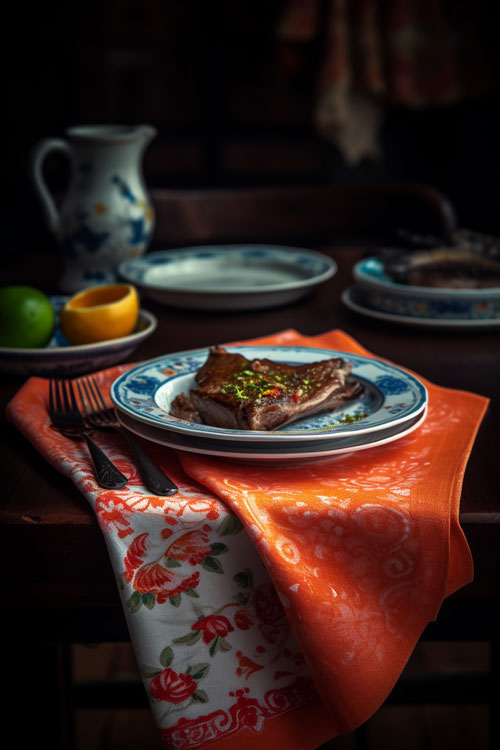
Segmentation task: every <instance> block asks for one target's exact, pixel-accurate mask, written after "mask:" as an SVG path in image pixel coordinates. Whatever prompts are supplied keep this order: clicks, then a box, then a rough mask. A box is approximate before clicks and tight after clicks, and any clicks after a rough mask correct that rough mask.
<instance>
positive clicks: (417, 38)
mask: <svg viewBox="0 0 500 750" xmlns="http://www.w3.org/2000/svg"><path fill="white" fill-rule="evenodd" d="M490 24H491V17H490V15H489V14H488V12H487V8H486V7H485V6H484V4H482V3H481V2H479V3H473V2H467V1H466V0H465V1H464V0H456V1H455V2H449V0H448V1H447V0H382V1H381V0H326V2H322V0H286V2H285V3H284V6H283V9H282V15H281V18H280V22H279V26H278V35H279V38H280V39H281V40H282V42H283V46H282V50H281V59H282V62H283V64H284V66H285V67H288V66H289V67H290V68H291V70H294V69H295V70H296V69H297V68H300V66H301V61H300V60H299V59H298V58H299V57H301V56H302V55H303V54H304V49H302V50H300V51H298V48H300V47H302V48H304V47H305V46H307V45H309V46H311V45H312V44H313V43H316V44H319V45H320V50H321V51H320V64H319V70H318V76H317V94H316V102H315V107H314V120H315V123H316V126H317V128H318V130H319V132H320V133H322V134H323V135H324V136H325V137H326V138H327V139H329V140H331V141H332V143H334V144H335V145H336V146H338V148H339V149H340V151H341V152H342V155H343V156H344V158H345V159H346V161H347V162H348V163H350V164H356V163H358V162H359V161H361V160H362V159H363V158H364V157H378V158H380V157H381V148H380V144H379V130H380V125H381V122H382V117H383V111H384V107H385V106H386V105H387V104H392V105H401V106H403V107H408V108H410V109H413V108H428V107H431V106H433V105H444V104H450V103H455V102H459V101H464V100H468V99H470V98H471V97H475V96H478V95H480V94H484V93H486V92H488V91H491V90H492V88H493V87H494V86H495V85H497V84H498V69H497V67H496V65H495V59H494V58H495V55H494V54H493V38H492V36H491V28H490Z"/></svg>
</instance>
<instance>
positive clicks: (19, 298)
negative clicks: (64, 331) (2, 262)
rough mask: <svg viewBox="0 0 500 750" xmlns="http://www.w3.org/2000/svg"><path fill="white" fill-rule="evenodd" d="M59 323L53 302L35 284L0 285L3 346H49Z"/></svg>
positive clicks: (0, 325) (0, 320) (0, 343)
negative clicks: (33, 285) (0, 286)
mask: <svg viewBox="0 0 500 750" xmlns="http://www.w3.org/2000/svg"><path fill="white" fill-rule="evenodd" d="M55 324H56V316H55V312H54V308H53V307H52V303H51V301H50V299H49V298H48V297H47V296H46V295H45V294H44V293H43V292H41V291H40V290H39V289H35V288H34V287H32V286H4V287H2V288H1V289H0V346H7V347H16V348H24V347H26V348H35V347H42V346H45V345H46V344H48V342H49V341H50V338H51V336H52V333H53V332H54V328H55Z"/></svg>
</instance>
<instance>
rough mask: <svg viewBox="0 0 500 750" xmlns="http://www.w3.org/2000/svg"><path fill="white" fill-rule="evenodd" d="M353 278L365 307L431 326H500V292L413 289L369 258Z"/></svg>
mask: <svg viewBox="0 0 500 750" xmlns="http://www.w3.org/2000/svg"><path fill="white" fill-rule="evenodd" d="M352 273H353V277H354V279H355V281H356V287H355V289H356V294H358V297H360V298H361V299H362V305H363V306H365V307H367V308H371V309H372V310H374V311H379V312H382V313H389V314H390V315H396V316H398V317H399V318H401V317H406V318H415V319H419V320H422V321H423V322H424V323H426V322H427V323H429V322H430V321H432V320H435V321H437V322H440V321H445V322H446V323H448V324H449V325H451V324H452V323H453V322H468V321H474V322H475V323H477V324H480V323H481V322H483V321H484V322H485V324H486V325H488V323H490V322H491V321H496V322H497V323H498V322H500V289H498V288H496V287H492V288H484V289H452V288H450V289H445V288H437V287H424V286H412V285H411V284H400V283H397V282H395V281H392V280H391V279H390V278H389V277H388V276H387V274H386V273H385V270H384V263H383V261H382V259H381V258H377V257H372V258H365V259H364V260H361V261H359V262H358V263H356V264H355V266H354V268H353V271H352Z"/></svg>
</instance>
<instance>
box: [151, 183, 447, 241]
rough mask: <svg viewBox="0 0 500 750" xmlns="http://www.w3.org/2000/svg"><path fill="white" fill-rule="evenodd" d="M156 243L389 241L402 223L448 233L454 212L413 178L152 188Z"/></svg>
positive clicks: (412, 229)
mask: <svg viewBox="0 0 500 750" xmlns="http://www.w3.org/2000/svg"><path fill="white" fill-rule="evenodd" d="M151 195H152V199H153V203H154V206H155V209H156V228H155V233H154V238H153V243H154V246H155V247H159V246H161V247H164V248H168V247H181V246H185V245H190V244H208V243H213V242H219V243H230V242H272V243H273V242H274V243H275V242H280V243H284V242H285V243H288V244H294V245H297V244H301V243H304V242H309V243H311V242H314V243H316V244H318V243H322V242H325V243H334V242H335V241H340V240H346V239H352V240H354V241H359V240H364V241H366V240H372V241H386V240H387V239H390V238H391V237H393V238H394V237H395V235H396V232H397V230H400V229H403V230H407V231H410V232H416V233H424V234H432V235H437V236H439V237H442V238H443V239H444V240H449V239H450V237H451V235H452V233H453V231H454V230H455V229H456V227H457V219H456V215H455V211H454V209H453V206H452V205H451V203H450V201H449V200H448V199H447V198H446V196H444V195H443V194H442V193H441V192H439V191H438V190H436V189H435V188H432V187H429V186H427V185H420V184H415V183H408V182H404V183H360V184H351V183H348V184H344V185H310V186H300V187H283V188H274V187H266V188H248V189H234V190H231V189H224V190H221V189H214V190H166V189H165V190H164V189H161V190H160V189H156V190H152V191H151Z"/></svg>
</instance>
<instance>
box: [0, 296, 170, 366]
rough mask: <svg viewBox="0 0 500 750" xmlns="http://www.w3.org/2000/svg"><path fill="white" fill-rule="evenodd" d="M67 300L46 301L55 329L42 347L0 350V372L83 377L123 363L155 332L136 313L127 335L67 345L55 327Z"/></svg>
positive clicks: (150, 319)
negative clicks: (53, 318)
mask: <svg viewBox="0 0 500 750" xmlns="http://www.w3.org/2000/svg"><path fill="white" fill-rule="evenodd" d="M68 299H69V297H64V296H54V297H50V301H51V303H52V306H53V308H54V312H55V314H56V328H55V331H54V334H53V336H52V338H51V340H50V341H49V343H48V344H47V345H46V346H43V347H36V348H17V347H5V346H4V347H0V372H3V373H10V374H12V375H18V376H22V377H28V376H30V375H39V376H41V377H51V376H55V375H60V376H64V377H65V376H68V375H83V374H85V373H87V372H94V371H95V370H101V369H103V368H104V367H111V365H115V364H117V363H118V362H123V361H124V360H125V359H126V358H127V357H128V356H130V354H132V352H134V351H135V349H136V348H137V347H138V346H139V344H141V343H142V342H143V341H144V340H145V339H147V338H148V337H149V336H151V334H152V333H153V332H154V331H155V329H156V327H157V325H158V321H157V319H156V317H155V316H154V315H153V314H152V313H150V312H148V311H147V310H141V311H140V312H139V318H138V320H137V325H136V327H135V330H134V331H133V332H132V333H131V334H129V335H128V336H121V337H120V338H117V339H108V340H107V341H98V342H96V343H95V344H79V345H77V346H75V345H72V344H70V343H69V342H68V341H67V340H66V339H65V338H64V336H63V334H62V332H61V329H60V328H59V311H60V309H61V307H62V306H63V305H64V303H65V302H67V300H68Z"/></svg>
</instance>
